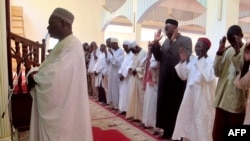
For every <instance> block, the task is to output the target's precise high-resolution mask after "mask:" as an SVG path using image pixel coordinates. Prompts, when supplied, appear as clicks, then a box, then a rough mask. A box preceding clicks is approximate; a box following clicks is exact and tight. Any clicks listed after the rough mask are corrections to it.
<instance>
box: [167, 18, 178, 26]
mask: <svg viewBox="0 0 250 141" xmlns="http://www.w3.org/2000/svg"><path fill="white" fill-rule="evenodd" d="M168 23H170V24H173V25H175V26H178V21H176V20H174V19H167V20H166V22H165V24H168Z"/></svg>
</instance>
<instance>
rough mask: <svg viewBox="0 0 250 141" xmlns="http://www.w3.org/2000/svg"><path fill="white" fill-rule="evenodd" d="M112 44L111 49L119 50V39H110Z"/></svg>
mask: <svg viewBox="0 0 250 141" xmlns="http://www.w3.org/2000/svg"><path fill="white" fill-rule="evenodd" d="M110 44H111V48H112V49H114V50H117V49H118V48H119V45H118V39H117V38H114V37H112V38H111V39H110Z"/></svg>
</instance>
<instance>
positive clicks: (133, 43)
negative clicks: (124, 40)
mask: <svg viewBox="0 0 250 141" xmlns="http://www.w3.org/2000/svg"><path fill="white" fill-rule="evenodd" d="M136 46H137V43H136V41H135V40H133V41H130V42H129V45H128V47H129V48H135V47H136Z"/></svg>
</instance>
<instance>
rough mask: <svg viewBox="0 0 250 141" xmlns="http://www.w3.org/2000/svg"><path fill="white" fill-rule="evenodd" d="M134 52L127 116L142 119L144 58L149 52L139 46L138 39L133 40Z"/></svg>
mask: <svg viewBox="0 0 250 141" xmlns="http://www.w3.org/2000/svg"><path fill="white" fill-rule="evenodd" d="M130 46H131V47H132V52H133V53H134V58H133V64H132V65H131V67H130V69H129V72H130V74H131V75H132V76H131V80H130V90H129V101H128V110H127V113H126V118H128V119H130V118H132V119H133V121H141V120H142V108H143V97H144V90H143V87H142V80H143V74H144V62H145V61H144V60H145V58H146V57H147V52H146V51H145V50H143V49H142V48H141V47H139V46H138V45H137V43H136V41H131V45H130Z"/></svg>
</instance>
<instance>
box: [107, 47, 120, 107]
mask: <svg viewBox="0 0 250 141" xmlns="http://www.w3.org/2000/svg"><path fill="white" fill-rule="evenodd" d="M112 51H113V55H108V59H107V60H108V62H110V64H109V65H110V66H109V67H110V68H109V73H108V102H109V103H112V105H113V106H114V108H115V109H118V103H119V85H120V78H119V74H118V71H119V69H120V67H121V64H122V61H123V59H124V51H123V49H121V48H118V49H117V50H112Z"/></svg>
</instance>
